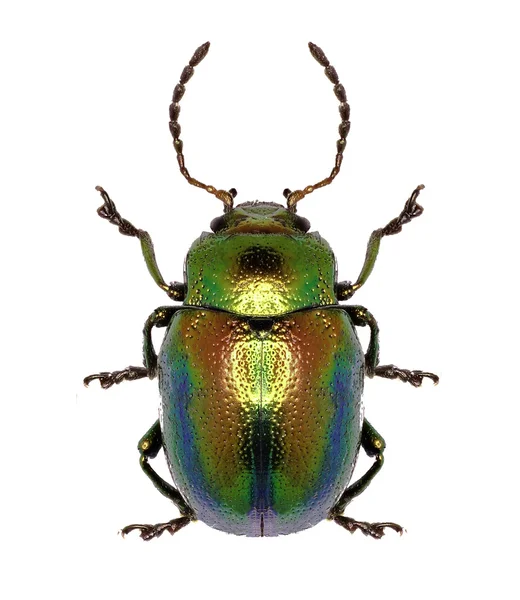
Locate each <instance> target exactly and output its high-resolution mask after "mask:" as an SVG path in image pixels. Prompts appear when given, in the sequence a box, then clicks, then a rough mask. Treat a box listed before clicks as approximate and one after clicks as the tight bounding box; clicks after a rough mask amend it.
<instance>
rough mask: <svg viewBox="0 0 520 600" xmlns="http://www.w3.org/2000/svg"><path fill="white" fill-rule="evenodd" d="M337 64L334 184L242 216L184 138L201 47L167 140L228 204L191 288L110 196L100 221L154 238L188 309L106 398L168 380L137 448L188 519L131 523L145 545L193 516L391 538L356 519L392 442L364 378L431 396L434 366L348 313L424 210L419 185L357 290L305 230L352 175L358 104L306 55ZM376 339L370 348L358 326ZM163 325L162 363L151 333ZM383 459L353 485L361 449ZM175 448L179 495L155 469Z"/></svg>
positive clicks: (254, 530)
mask: <svg viewBox="0 0 520 600" xmlns="http://www.w3.org/2000/svg"><path fill="white" fill-rule="evenodd" d="M309 48H310V51H311V54H312V55H313V57H314V58H315V59H316V60H317V61H318V62H319V63H320V64H321V65H322V66H323V67H325V74H326V75H327V77H328V78H329V80H330V81H331V82H332V84H333V85H334V92H335V94H336V97H337V99H338V100H339V103H340V104H339V112H340V115H341V124H340V126H339V134H340V139H339V140H338V142H337V154H336V160H335V165H334V168H333V170H332V172H331V173H330V175H329V176H328V177H326V178H325V179H323V180H322V181H320V182H318V183H316V184H314V185H310V186H307V187H306V188H304V189H303V190H297V191H294V192H291V191H290V190H285V191H284V196H285V198H286V200H287V207H284V206H281V205H279V204H275V203H270V202H246V203H244V204H240V205H238V206H237V207H234V206H233V199H234V197H235V196H236V190H234V189H231V190H229V191H225V190H217V189H216V188H214V187H213V186H210V185H205V184H203V183H201V182H200V181H197V180H196V179H194V178H193V177H192V176H191V175H190V174H189V172H188V170H187V169H186V166H185V162H184V155H183V152H182V141H181V140H180V137H179V136H180V125H179V123H178V117H179V113H180V106H179V102H180V100H181V98H182V96H183V95H184V92H185V84H186V83H187V81H188V80H189V79H190V78H191V76H192V75H193V72H194V67H195V66H196V65H198V64H199V63H200V62H201V61H202V59H203V58H204V57H205V56H206V54H207V52H208V49H209V43H206V44H203V45H202V46H200V48H198V49H197V50H196V52H195V54H194V55H193V57H192V59H191V60H190V63H189V65H188V66H187V67H185V69H184V70H183V72H182V75H181V77H180V81H179V84H178V85H177V86H176V88H175V91H174V93H173V101H172V104H171V106H170V130H171V132H172V135H173V143H174V147H175V150H176V152H177V159H178V162H179V167H180V170H181V173H182V174H183V175H184V177H185V178H186V179H187V180H188V182H189V183H190V184H192V185H195V186H197V187H200V188H203V189H205V190H206V191H207V192H209V193H211V194H213V195H215V196H216V197H217V198H218V199H219V200H221V201H222V202H223V203H224V214H223V215H222V216H220V217H217V218H216V219H214V220H213V221H212V223H211V229H212V233H203V234H202V235H201V236H200V237H199V238H198V239H197V240H196V241H195V242H194V243H193V244H192V246H191V248H190V250H189V252H188V256H187V258H186V267H185V274H184V283H172V284H167V283H165V281H164V279H163V277H162V275H161V273H160V271H159V268H158V266H157V263H156V260H155V255H154V250H153V245H152V241H151V239H150V236H149V235H148V233H146V231H143V230H141V229H137V228H136V227H134V226H133V225H132V224H131V223H130V222H129V221H127V220H126V219H124V218H122V217H121V215H120V214H119V213H118V211H117V209H116V207H115V204H114V203H113V202H112V200H111V199H110V197H109V196H108V194H107V193H106V192H105V191H104V190H103V189H102V188H100V187H98V188H97V189H98V191H99V192H100V193H101V196H102V198H103V200H104V204H103V205H102V206H101V207H100V208H99V209H98V214H99V215H100V216H101V217H102V218H104V219H107V220H108V221H110V222H111V223H113V224H114V225H117V226H118V227H119V231H120V232H121V233H122V234H124V235H129V236H134V237H137V238H139V240H140V241H141V247H142V251H143V255H144V258H145V261H146V265H147V267H148V270H149V272H150V274H151V275H152V277H153V279H154V281H155V282H156V283H157V284H158V285H159V287H161V288H162V289H163V290H164V291H165V292H166V293H167V294H168V296H169V297H170V299H171V300H174V301H176V302H182V304H180V305H175V306H164V307H161V308H158V309H156V310H155V311H154V312H153V313H152V314H151V315H150V317H149V318H148V320H147V321H146V324H145V327H144V367H128V368H126V369H124V370H122V371H114V372H103V373H97V374H95V375H90V376H89V377H87V378H85V384H86V385H88V384H89V383H90V382H91V381H93V380H95V379H97V380H99V381H100V383H101V385H102V387H103V388H109V387H110V386H112V385H113V384H115V383H120V382H122V381H125V380H127V381H129V380H134V379H140V378H143V377H149V378H150V379H153V378H155V377H156V376H157V377H158V379H159V387H160V391H161V396H162V407H161V411H160V419H159V420H158V421H157V422H156V423H154V424H153V425H152V427H151V428H150V429H149V431H148V432H147V433H146V434H145V435H144V437H143V438H142V439H141V440H140V442H139V446H138V447H139V452H140V454H141V459H140V462H141V467H142V468H143V470H144V472H145V473H146V474H147V475H148V477H149V478H150V479H151V480H152V482H153V484H154V485H155V486H156V487H157V489H158V490H159V491H160V492H161V493H162V494H164V495H165V496H166V497H167V498H169V499H170V500H171V501H172V502H173V503H174V504H175V505H176V506H177V507H178V508H179V510H180V512H181V516H180V517H178V518H175V519H173V520H171V521H168V522H166V523H158V524H156V525H143V524H134V525H129V526H127V527H125V528H124V529H123V530H122V533H123V534H126V533H128V532H130V531H133V530H138V531H139V532H140V535H141V537H142V538H143V539H145V540H149V539H152V538H154V537H159V536H160V535H161V534H162V533H163V532H164V531H169V532H170V533H172V534H173V533H175V532H176V531H178V530H179V529H181V528H182V527H184V526H186V525H187V524H188V523H190V521H195V520H197V519H198V520H201V521H203V522H205V523H207V524H208V525H210V526H212V527H215V528H217V529H220V530H222V531H226V532H228V533H234V534H238V535H249V536H275V535H279V534H288V533H293V532H297V531H300V530H302V529H306V528H308V527H311V526H313V525H315V524H317V523H319V522H320V521H322V520H323V519H327V518H328V519H332V520H334V521H335V522H336V523H338V524H339V525H342V526H343V527H345V528H346V529H347V530H349V531H351V532H354V531H356V530H361V531H362V532H363V533H364V534H365V535H369V536H372V537H374V538H380V537H382V536H383V535H384V532H385V529H386V528H391V529H394V530H395V531H397V532H399V533H401V532H402V528H401V527H400V526H399V525H397V524H395V523H367V522H364V521H356V520H354V519H352V518H349V517H346V516H344V515H343V511H344V509H345V507H346V506H347V504H348V503H349V502H350V501H351V500H352V499H353V498H355V497H356V496H358V495H359V494H360V493H361V492H362V491H363V490H365V488H366V487H367V486H368V485H369V483H370V481H371V480H372V478H373V477H374V476H375V474H376V473H377V472H378V471H379V470H380V469H381V467H382V465H383V451H384V448H385V442H384V440H383V438H382V437H381V436H380V435H379V434H378V433H377V432H376V430H375V429H374V428H373V427H372V425H370V423H369V422H368V421H367V420H366V419H364V417H363V409H362V404H361V394H362V391H363V381H364V377H365V376H368V377H374V376H378V377H386V378H388V379H400V380H401V381H404V382H408V383H411V384H412V385H414V386H416V387H418V386H420V385H421V383H422V381H423V378H425V377H429V378H431V379H432V380H433V381H434V383H437V381H438V377H437V376H436V375H434V374H433V373H427V372H424V371H409V370H406V369H399V368H397V367H395V366H394V365H380V364H379V340H378V333H379V332H378V327H377V323H376V321H375V319H374V317H373V316H372V315H371V314H370V312H369V311H368V310H367V309H365V308H363V307H362V306H350V305H349V306H346V305H340V304H339V301H341V300H347V299H349V298H351V297H352V295H353V294H354V293H355V292H356V291H357V290H358V289H359V288H360V287H361V286H362V285H363V284H364V283H365V281H366V280H367V279H368V277H369V275H370V273H371V272H372V269H373V267H374V263H375V261H376V257H377V254H378V251H379V244H380V241H381V238H383V237H384V236H387V235H393V234H396V233H399V232H400V231H401V228H402V226H403V225H404V224H406V223H408V222H409V221H411V220H412V219H414V218H415V217H418V216H419V215H420V214H421V213H422V210H423V209H422V207H421V206H420V205H419V204H417V197H418V195H419V193H420V190H421V189H422V188H423V186H422V185H421V186H419V187H417V189H416V190H415V191H414V192H413V194H412V196H411V197H410V199H409V200H408V201H407V202H406V204H405V207H404V209H403V211H402V212H401V214H400V215H399V216H398V217H397V218H395V219H393V220H392V221H390V223H388V225H386V227H383V228H381V229H377V230H376V231H374V232H373V233H372V236H371V238H370V240H369V243H368V249H367V254H366V258H365V263H364V265H363V268H362V269H361V273H360V275H359V277H358V279H357V281H356V282H355V283H353V284H352V283H350V282H347V281H343V282H338V281H337V277H336V261H335V258H334V254H333V252H332V250H331V248H330V246H329V244H328V243H327V242H326V241H325V240H324V239H323V238H322V237H321V236H320V235H319V234H318V233H308V231H309V228H310V223H309V222H308V221H307V219H304V218H302V217H300V216H298V215H297V214H296V204H297V203H298V202H299V201H300V200H301V199H302V198H303V197H304V196H306V195H307V194H310V193H312V192H313V191H314V190H316V189H317V188H320V187H323V186H325V185H328V184H329V183H331V182H332V180H333V179H334V178H335V177H336V175H337V174H338V173H339V170H340V167H341V161H342V156H343V150H344V148H345V143H346V137H347V134H348V131H349V128H350V122H349V115H350V108H349V105H348V103H347V99H346V95H345V90H344V88H343V86H342V85H341V83H340V82H339V79H338V75H337V73H336V71H335V69H334V67H332V65H330V63H329V61H328V60H327V57H326V56H325V54H324V53H323V51H322V50H321V49H320V48H318V46H316V45H315V44H312V43H311V44H309ZM364 326H368V327H369V328H370V333H371V336H370V342H369V346H368V350H367V352H366V353H363V350H362V348H361V345H360V343H359V340H358V337H357V335H356V331H355V327H364ZM154 327H165V328H167V330H166V335H165V338H164V341H163V344H162V347H161V350H160V352H159V356H157V354H156V353H155V351H154V348H153V345H152V339H151V332H152V329H153V328H154ZM360 447H362V448H363V450H364V451H365V452H366V453H367V454H368V455H369V456H370V457H373V458H374V463H373V465H372V466H371V468H370V469H369V470H368V471H367V472H366V473H365V474H364V475H363V476H362V477H361V478H360V479H359V480H358V481H356V482H355V483H353V484H350V485H349V482H350V479H351V476H352V472H353V469H354V465H355V463H356V459H357V455H358V452H359V448H360ZM161 448H163V449H164V452H165V454H166V458H167V460H168V464H169V467H170V471H171V475H172V478H173V480H174V483H175V486H176V487H173V486H172V485H171V484H169V483H167V482H166V481H164V480H163V479H162V478H161V477H160V476H159V475H158V474H157V473H156V472H155V471H154V470H153V469H152V467H151V466H150V464H149V461H150V459H152V458H155V457H156V456H157V454H158V453H159V451H160V449H161Z"/></svg>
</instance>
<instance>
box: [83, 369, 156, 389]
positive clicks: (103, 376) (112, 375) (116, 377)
mask: <svg viewBox="0 0 520 600" xmlns="http://www.w3.org/2000/svg"><path fill="white" fill-rule="evenodd" d="M144 377H148V371H147V369H145V368H144V367H127V368H126V369H123V370H122V371H112V372H109V371H103V372H102V373H94V374H93V375H89V376H88V377H85V379H84V380H83V384H84V385H85V387H88V386H89V384H90V383H92V382H93V381H94V380H96V379H97V380H98V381H99V383H100V384H101V387H102V388H103V389H104V390H108V388H110V387H112V386H113V385H114V384H115V385H119V384H120V383H121V382H122V381H135V380H136V379H143V378H144Z"/></svg>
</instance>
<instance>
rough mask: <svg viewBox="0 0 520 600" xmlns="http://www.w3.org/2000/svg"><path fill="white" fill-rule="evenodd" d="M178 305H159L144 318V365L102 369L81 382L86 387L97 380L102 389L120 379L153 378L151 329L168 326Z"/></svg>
mask: <svg viewBox="0 0 520 600" xmlns="http://www.w3.org/2000/svg"><path fill="white" fill-rule="evenodd" d="M179 308H180V307H179V306H161V307H159V308H156V309H155V310H154V311H153V313H152V314H151V315H150V316H149V317H148V319H146V322H145V324H144V329H143V364H144V367H127V368H126V369H123V370H122V371H112V372H108V371H102V372H101V373H94V374H93V375H89V376H88V377H85V379H84V380H83V383H84V384H85V386H87V387H88V385H89V384H90V383H92V381H94V380H96V379H97V380H98V381H99V383H100V384H101V387H102V388H103V389H104V390H107V389H108V388H110V387H112V386H113V385H114V384H117V385H119V384H120V383H121V382H122V381H135V380H136V379H143V378H144V377H149V378H150V379H153V378H154V377H155V376H156V374H157V354H156V352H155V350H154V347H153V342H152V329H153V328H154V327H168V325H169V324H170V321H171V320H172V318H173V315H174V314H175V312H176V311H177V310H179Z"/></svg>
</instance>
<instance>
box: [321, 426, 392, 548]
mask: <svg viewBox="0 0 520 600" xmlns="http://www.w3.org/2000/svg"><path fill="white" fill-rule="evenodd" d="M361 446H362V448H363V450H364V451H365V452H366V453H367V454H368V456H373V457H375V461H374V464H373V465H372V466H371V467H370V469H369V470H368V471H367V472H366V473H365V474H364V475H363V476H362V477H360V478H359V479H358V480H357V481H356V482H355V483H353V484H352V485H349V486H348V487H347V489H346V490H345V491H344V492H343V493H342V494H341V496H340V498H339V500H338V501H337V502H336V504H335V505H334V506H333V507H332V509H331V511H330V514H329V519H332V520H333V521H334V522H335V523H337V524H338V525H341V526H342V527H344V528H345V529H346V530H347V531H350V533H354V531H356V530H359V531H361V532H362V533H364V534H365V535H367V536H370V537H373V538H375V539H380V538H382V537H383V535H384V534H385V529H393V530H394V531H396V532H397V533H399V534H402V533H403V531H404V529H403V528H402V527H401V526H400V525H398V524H397V523H390V522H385V523H367V522H366V521H356V520H355V519H351V518H350V517H345V516H344V515H343V514H342V513H343V511H344V510H345V508H346V507H347V505H348V504H350V502H352V500H353V499H354V498H356V496H359V494H361V493H362V492H364V491H365V490H366V489H367V487H368V486H369V485H370V482H371V481H372V479H374V477H375V476H376V475H377V474H378V473H379V471H380V470H381V468H382V466H383V463H384V458H383V452H384V449H385V446H386V444H385V440H384V439H383V438H382V437H381V435H379V433H377V431H376V430H375V429H374V428H373V427H372V425H371V424H370V423H369V422H368V421H367V420H366V419H365V420H364V421H363V429H362V431H361Z"/></svg>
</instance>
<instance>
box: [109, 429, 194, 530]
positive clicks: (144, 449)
mask: <svg viewBox="0 0 520 600" xmlns="http://www.w3.org/2000/svg"><path fill="white" fill-rule="evenodd" d="M137 448H138V450H139V453H140V454H141V457H140V459H139V463H140V465H141V468H142V469H143V471H144V472H145V474H146V475H147V476H148V478H149V479H150V480H151V482H152V483H153V484H154V486H155V487H156V488H157V489H158V490H159V491H160V492H161V494H162V495H163V496H166V498H168V499H169V500H171V501H172V502H173V503H174V504H175V506H177V508H178V509H179V510H180V512H181V517H178V518H176V519H172V520H171V521H168V522H166V523H157V524H156V525H149V524H133V525H127V526H126V527H123V529H122V530H121V535H123V536H125V535H126V534H127V533H130V532H131V531H136V530H137V531H140V532H141V533H140V535H141V537H142V538H143V540H146V541H148V540H151V539H153V538H156V537H159V536H161V535H162V534H163V533H164V532H165V531H169V532H170V533H171V534H172V535H173V534H174V533H176V532H177V531H179V529H182V528H183V527H185V526H186V525H188V523H189V522H190V521H193V520H195V513H194V511H193V509H192V508H191V506H189V505H188V504H187V502H186V501H185V500H184V498H183V497H182V495H181V493H180V492H179V491H178V490H177V489H175V488H174V487H173V486H172V485H171V484H169V483H168V482H167V481H165V480H164V479H163V478H162V477H161V476H160V475H159V474H158V473H156V472H155V471H154V470H153V469H152V467H151V466H150V463H149V462H148V461H149V459H152V458H155V457H156V456H157V454H158V453H159V450H160V449H161V448H162V433H161V427H160V425H159V421H156V422H155V423H154V424H153V425H152V426H151V427H150V429H149V430H148V431H147V432H146V433H145V434H144V436H143V437H142V438H141V439H140V440H139V444H138V446H137Z"/></svg>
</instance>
